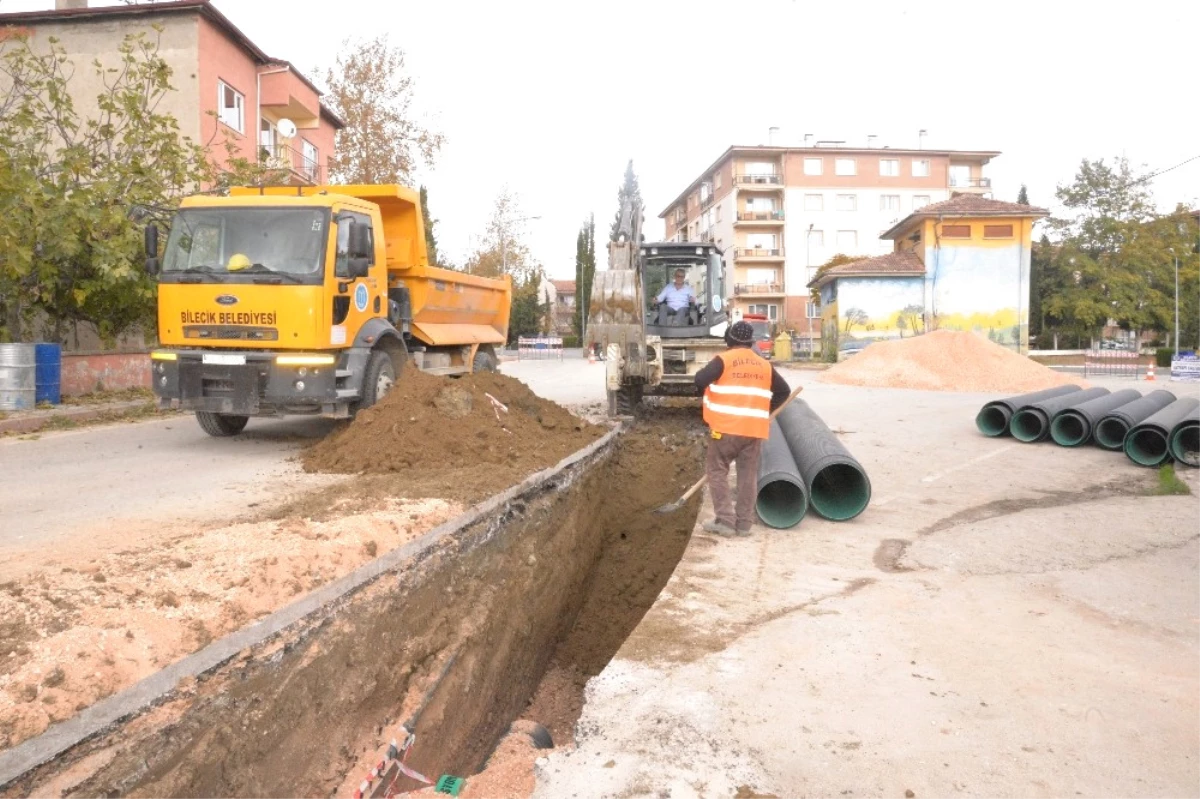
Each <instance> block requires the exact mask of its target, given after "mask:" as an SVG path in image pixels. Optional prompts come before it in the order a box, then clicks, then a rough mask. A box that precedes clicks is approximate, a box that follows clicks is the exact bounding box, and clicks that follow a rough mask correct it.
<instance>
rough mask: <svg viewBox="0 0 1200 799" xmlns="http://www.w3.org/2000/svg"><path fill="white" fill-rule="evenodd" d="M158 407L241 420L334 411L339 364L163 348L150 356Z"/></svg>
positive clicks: (308, 358) (280, 355)
mask: <svg viewBox="0 0 1200 799" xmlns="http://www.w3.org/2000/svg"><path fill="white" fill-rule="evenodd" d="M150 357H151V363H152V367H151V379H152V383H153V387H154V395H155V397H157V398H158V407H160V408H164V409H166V408H175V409H180V410H186V411H211V412H212V413H224V414H233V415H237V416H275V415H281V414H285V413H289V414H291V413H330V412H332V411H333V410H334V407H335V405H336V403H337V401H338V391H337V363H336V362H331V361H330V357H331V356H328V355H303V354H291V353H275V352H213V351H211V350H209V351H203V350H159V351H156V352H153V353H151V356H150Z"/></svg>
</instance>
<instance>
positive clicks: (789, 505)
mask: <svg viewBox="0 0 1200 799" xmlns="http://www.w3.org/2000/svg"><path fill="white" fill-rule="evenodd" d="M758 476H759V480H758V488H759V494H758V517H759V518H760V519H762V521H763V523H764V524H767V525H769V526H771V527H780V528H782V527H791V526H794V525H795V524H797V523H799V521H800V519H802V518H803V517H804V514H805V512H806V511H807V509H808V508H812V510H813V511H815V512H816V513H817V514H818V515H820V516H822V517H824V518H826V519H829V520H831V521H839V522H840V521H846V520H848V519H853V518H854V517H855V516H857V515H858V514H860V513H862V512H863V511H864V510H865V509H866V507H867V505H868V504H869V503H870V501H871V481H870V480H869V479H868V478H867V473H866V471H865V470H864V469H863V467H862V464H861V463H859V462H858V460H857V459H856V458H855V457H854V456H853V455H851V454H850V451H849V450H847V449H846V448H845V447H844V446H843V445H842V442H840V441H838V439H837V436H836V435H834V434H833V432H832V431H831V430H830V429H829V427H828V426H827V425H826V424H825V422H823V421H822V420H821V417H820V416H818V415H817V414H816V412H815V411H813V409H812V408H811V407H809V405H808V403H806V402H805V401H804V400H802V399H795V400H792V402H791V403H790V404H789V405H788V406H787V407H785V408H784V409H783V410H782V411H780V412H779V415H778V416H776V417H775V421H774V422H772V424H771V435H770V437H769V438H768V439H767V441H766V443H765V444H764V447H763V454H762V458H761V460H760V462H759V469H758Z"/></svg>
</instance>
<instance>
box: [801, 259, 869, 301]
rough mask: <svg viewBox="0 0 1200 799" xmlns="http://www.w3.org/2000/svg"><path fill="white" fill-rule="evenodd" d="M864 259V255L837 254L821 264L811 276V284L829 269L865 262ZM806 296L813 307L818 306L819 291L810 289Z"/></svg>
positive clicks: (819, 299)
mask: <svg viewBox="0 0 1200 799" xmlns="http://www.w3.org/2000/svg"><path fill="white" fill-rule="evenodd" d="M866 259H867V256H865V255H843V254H842V253H838V254H837V255H835V256H833V257H832V258H830V259H829V260H828V261H826V262H825V263H823V264H821V266H820V267H818V268H817V271H816V272H815V273H814V274H813V279H812V282H814V283H815V282H816V281H817V280H819V279H820V278H821V277H822V276H823V275H824V274H825V273H826V272H828V271H829V270H830V269H833V268H834V267H835V266H842V265H844V264H852V263H854V262H856V261H865V260H866ZM808 296H809V299H810V300H812V302H813V304H814V305H818V304H820V302H821V290H820V289H817V288H813V289H810V290H809V294H808Z"/></svg>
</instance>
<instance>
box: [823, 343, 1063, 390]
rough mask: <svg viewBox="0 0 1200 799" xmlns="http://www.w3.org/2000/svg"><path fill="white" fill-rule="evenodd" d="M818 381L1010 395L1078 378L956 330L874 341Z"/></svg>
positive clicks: (828, 371)
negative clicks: (995, 392) (999, 392)
mask: <svg viewBox="0 0 1200 799" xmlns="http://www.w3.org/2000/svg"><path fill="white" fill-rule="evenodd" d="M821 380H822V381H824V382H826V383H841V384H843V385H848V386H879V387H883V388H916V389H923V390H925V391H1002V392H1006V393H1010V394H1017V393H1021V392H1025V391H1038V390H1039V389H1043V388H1052V387H1054V386H1062V385H1067V384H1078V383H1079V381H1078V380H1077V379H1072V378H1071V377H1070V376H1068V375H1063V374H1059V373H1058V372H1055V371H1054V370H1053V369H1048V368H1047V367H1045V366H1042V365H1041V364H1039V363H1035V362H1034V361H1031V360H1029V358H1027V357H1025V356H1024V355H1019V354H1018V353H1016V352H1013V351H1012V350H1010V349H1006V348H1004V347H1002V346H1000V345H999V344H995V343H993V342H991V341H988V340H987V339H986V338H983V337H982V336H979V335H976V334H975V333H967V332H963V331H958V330H935V331H933V332H932V333H926V334H925V335H923V336H917V337H915V338H908V339H897V340H894V341H877V342H875V343H873V344H871V345H870V346H869V347H866V348H865V349H863V350H862V351H861V352H859V353H858V354H857V355H854V356H853V357H851V358H850V359H849V360H846V361H843V362H842V363H839V364H837V365H835V366H833V367H831V368H830V369H829V370H827V371H826V372H825V373H824V374H823V375H822V376H821Z"/></svg>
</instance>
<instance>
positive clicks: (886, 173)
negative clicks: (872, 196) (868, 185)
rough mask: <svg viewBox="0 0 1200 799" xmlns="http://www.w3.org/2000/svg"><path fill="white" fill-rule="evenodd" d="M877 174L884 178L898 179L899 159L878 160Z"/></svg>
mask: <svg viewBox="0 0 1200 799" xmlns="http://www.w3.org/2000/svg"><path fill="white" fill-rule="evenodd" d="M879 174H880V175H882V176H883V177H885V178H898V177H900V159H898V158H880V159H879Z"/></svg>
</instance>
